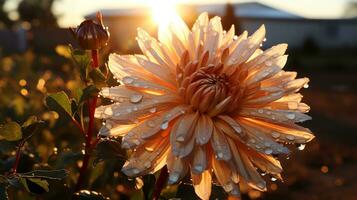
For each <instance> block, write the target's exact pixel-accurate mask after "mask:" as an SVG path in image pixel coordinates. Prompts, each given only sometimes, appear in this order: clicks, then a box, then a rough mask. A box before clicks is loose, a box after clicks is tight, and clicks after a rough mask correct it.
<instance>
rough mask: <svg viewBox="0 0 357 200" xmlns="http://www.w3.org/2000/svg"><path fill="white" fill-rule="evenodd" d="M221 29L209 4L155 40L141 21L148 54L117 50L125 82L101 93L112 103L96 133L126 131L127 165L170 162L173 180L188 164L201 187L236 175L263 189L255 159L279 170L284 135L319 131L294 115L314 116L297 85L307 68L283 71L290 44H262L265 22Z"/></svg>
mask: <svg viewBox="0 0 357 200" xmlns="http://www.w3.org/2000/svg"><path fill="white" fill-rule="evenodd" d="M247 35H248V34H247V32H246V31H245V32H244V33H243V34H241V35H240V36H238V37H237V36H235V33H234V26H232V27H231V29H230V30H229V31H228V32H225V31H223V30H222V25H221V22H220V18H219V17H214V18H212V19H211V20H209V19H208V15H207V14H206V13H203V14H201V15H200V16H199V18H198V19H197V21H196V22H195V24H194V25H193V28H192V30H191V31H190V30H189V29H188V27H187V26H186V25H185V24H184V23H183V22H182V21H181V20H177V21H176V22H175V23H172V24H171V25H170V26H169V27H168V28H167V29H166V30H163V29H160V30H159V36H158V37H159V40H158V41H157V40H156V39H154V38H152V37H150V36H149V35H148V34H147V33H146V32H145V31H144V30H142V29H138V37H137V40H138V43H139V46H140V48H141V50H142V51H143V55H124V56H120V55H116V54H112V55H111V56H110V58H109V68H110V70H111V72H112V73H113V74H114V76H115V77H116V78H118V80H119V81H120V82H121V83H122V85H120V86H116V87H111V88H104V89H102V90H101V92H100V94H101V95H102V96H103V97H106V98H110V99H112V100H113V101H114V102H115V103H113V104H111V105H106V106H100V107H98V108H97V110H96V117H97V118H101V119H104V120H106V123H105V125H104V126H103V127H102V128H101V130H100V134H101V135H104V136H110V137H117V136H122V137H123V138H122V147H123V148H126V149H132V150H133V151H132V154H131V157H130V158H129V160H128V161H127V162H126V163H125V164H124V167H123V172H124V173H125V174H126V175H128V176H140V175H144V174H147V173H153V172H156V171H157V170H159V169H161V168H162V167H164V166H165V165H167V167H168V171H169V180H168V182H169V184H173V183H176V182H178V181H180V180H181V179H182V178H183V177H185V175H186V174H188V173H190V175H191V178H192V182H193V185H194V188H195V191H196V193H197V195H198V196H199V197H200V198H202V199H208V198H209V196H210V193H211V184H212V179H215V180H217V182H218V184H219V185H221V186H222V187H223V188H224V190H225V191H226V192H227V193H229V194H230V195H235V196H239V195H240V190H239V185H238V183H242V184H248V185H249V186H250V187H252V188H254V189H257V190H261V191H264V190H266V183H265V181H264V180H263V179H262V177H261V175H260V174H259V173H258V172H257V169H256V168H259V169H260V170H261V171H263V172H264V173H269V174H270V175H271V176H272V177H273V178H278V179H281V176H280V173H281V172H282V167H281V165H280V162H279V161H278V160H277V159H276V157H274V156H275V155H278V154H288V153H289V149H288V148H287V147H285V146H284V144H293V143H295V144H305V143H306V142H308V141H310V140H312V139H313V138H314V136H313V135H312V133H311V131H310V130H308V129H306V128H303V127H301V126H299V125H296V124H295V123H297V122H302V121H305V120H309V119H310V117H309V116H308V115H306V114H304V113H306V112H308V111H309V106H307V105H306V104H304V103H301V99H302V95H300V94H299V93H297V92H298V91H299V90H300V88H302V87H304V86H306V85H307V83H308V81H309V79H308V78H300V79H295V77H296V75H297V74H296V72H288V71H283V70H282V68H283V66H284V65H285V63H286V60H287V56H286V55H284V53H285V51H286V48H287V45H286V44H279V45H276V46H274V47H272V48H270V49H268V50H265V51H263V50H261V49H260V46H261V44H262V42H263V41H264V40H265V27H264V26H261V27H260V28H259V29H258V30H257V31H256V32H255V33H254V34H253V35H251V36H249V37H248V36H247Z"/></svg>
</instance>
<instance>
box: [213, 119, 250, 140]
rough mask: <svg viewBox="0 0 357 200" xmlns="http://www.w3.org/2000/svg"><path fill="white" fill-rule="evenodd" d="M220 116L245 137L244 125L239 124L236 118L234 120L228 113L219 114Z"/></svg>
mask: <svg viewBox="0 0 357 200" xmlns="http://www.w3.org/2000/svg"><path fill="white" fill-rule="evenodd" d="M218 118H219V119H221V120H223V121H225V122H226V123H227V124H228V125H230V126H231V127H232V128H233V129H234V130H235V132H236V133H237V134H238V135H240V136H241V137H244V133H243V131H242V127H241V126H240V125H239V123H238V122H237V121H236V120H234V119H233V118H231V117H230V116H228V115H218Z"/></svg>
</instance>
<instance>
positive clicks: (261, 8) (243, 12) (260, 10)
mask: <svg viewBox="0 0 357 200" xmlns="http://www.w3.org/2000/svg"><path fill="white" fill-rule="evenodd" d="M232 5H233V7H234V11H235V15H236V16H238V17H253V18H287V19H301V18H303V17H301V16H299V15H295V14H293V13H290V12H287V11H284V10H280V9H277V8H273V7H271V6H268V5H265V4H262V3H257V2H249V3H234V4H232ZM186 6H188V7H193V8H194V9H195V10H196V11H197V12H198V13H202V12H208V13H210V14H212V15H220V16H223V15H224V14H225V11H226V6H227V4H188V5H180V7H186ZM100 11H101V12H102V14H103V16H104V17H120V16H147V15H149V14H150V12H151V11H150V8H148V7H139V8H123V9H104V10H100ZM93 16H95V13H91V14H89V15H87V16H86V17H93Z"/></svg>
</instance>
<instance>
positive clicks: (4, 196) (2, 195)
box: [0, 184, 9, 200]
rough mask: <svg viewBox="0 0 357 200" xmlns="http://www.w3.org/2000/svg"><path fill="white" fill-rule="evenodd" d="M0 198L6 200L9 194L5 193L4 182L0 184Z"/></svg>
mask: <svg viewBox="0 0 357 200" xmlns="http://www.w3.org/2000/svg"><path fill="white" fill-rule="evenodd" d="M0 199H1V200H8V199H9V196H8V195H7V186H6V185H5V184H0Z"/></svg>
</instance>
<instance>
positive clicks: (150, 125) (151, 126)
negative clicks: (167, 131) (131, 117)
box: [147, 120, 155, 128]
mask: <svg viewBox="0 0 357 200" xmlns="http://www.w3.org/2000/svg"><path fill="white" fill-rule="evenodd" d="M147 125H148V126H149V127H150V128H154V127H155V122H154V121H152V120H149V121H148V122H147Z"/></svg>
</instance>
